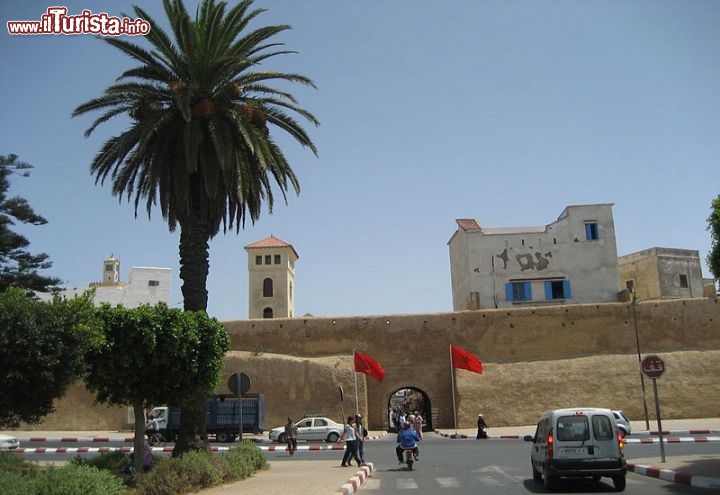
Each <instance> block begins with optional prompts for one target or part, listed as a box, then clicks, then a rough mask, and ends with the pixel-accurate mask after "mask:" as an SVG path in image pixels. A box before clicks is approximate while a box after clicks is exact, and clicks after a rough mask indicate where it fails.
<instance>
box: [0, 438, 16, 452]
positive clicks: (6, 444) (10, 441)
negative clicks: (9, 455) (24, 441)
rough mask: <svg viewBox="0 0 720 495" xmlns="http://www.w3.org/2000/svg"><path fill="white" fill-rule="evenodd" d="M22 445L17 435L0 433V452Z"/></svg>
mask: <svg viewBox="0 0 720 495" xmlns="http://www.w3.org/2000/svg"><path fill="white" fill-rule="evenodd" d="M18 447H20V442H18V439H17V438H16V437H11V436H10V435H0V452H9V451H11V450H15V449H17V448H18Z"/></svg>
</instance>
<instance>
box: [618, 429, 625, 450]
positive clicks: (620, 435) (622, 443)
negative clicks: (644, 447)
mask: <svg viewBox="0 0 720 495" xmlns="http://www.w3.org/2000/svg"><path fill="white" fill-rule="evenodd" d="M617 438H618V446H619V447H620V451H622V450H623V449H624V448H625V435H623V432H622V430H618V432H617Z"/></svg>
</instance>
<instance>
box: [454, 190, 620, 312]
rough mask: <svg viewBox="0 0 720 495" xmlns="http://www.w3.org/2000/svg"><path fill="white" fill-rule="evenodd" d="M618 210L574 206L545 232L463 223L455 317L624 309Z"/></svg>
mask: <svg viewBox="0 0 720 495" xmlns="http://www.w3.org/2000/svg"><path fill="white" fill-rule="evenodd" d="M612 206H613V205H612V204H596V205H575V206H568V207H567V208H565V210H564V211H563V212H562V214H561V215H560V216H559V217H558V219H557V220H556V221H555V222H552V223H550V224H548V225H545V226H542V227H514V228H485V227H481V226H480V224H479V223H478V222H477V221H476V220H474V219H458V220H456V222H457V225H458V229H457V231H456V232H455V233H454V234H453V235H452V237H451V238H450V240H449V241H448V246H449V250H450V272H451V279H452V294H453V309H454V310H455V311H459V310H464V309H479V308H505V307H515V306H522V305H528V306H535V305H542V304H565V303H567V304H580V303H595V302H615V301H617V300H618V292H619V277H618V256H617V246H616V242H615V224H614V221H613V215H612Z"/></svg>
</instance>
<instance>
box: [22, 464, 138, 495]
mask: <svg viewBox="0 0 720 495" xmlns="http://www.w3.org/2000/svg"><path fill="white" fill-rule="evenodd" d="M28 488H29V490H28V491H27V492H26V494H25V495H115V494H121V493H123V492H124V491H125V485H124V484H123V482H122V480H121V479H120V478H118V477H117V476H115V475H113V474H112V473H110V472H108V471H101V470H100V469H98V468H96V467H92V466H86V465H78V464H68V465H67V466H65V467H63V468H61V469H49V470H47V471H43V472H41V473H39V474H38V475H37V476H35V477H33V478H31V479H30V482H29V483H28Z"/></svg>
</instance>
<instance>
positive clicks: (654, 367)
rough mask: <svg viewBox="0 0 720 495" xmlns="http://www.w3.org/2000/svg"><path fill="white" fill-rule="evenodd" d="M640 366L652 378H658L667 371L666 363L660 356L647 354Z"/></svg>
mask: <svg viewBox="0 0 720 495" xmlns="http://www.w3.org/2000/svg"><path fill="white" fill-rule="evenodd" d="M640 366H641V368H642V372H643V373H644V374H645V376H648V377H650V378H657V377H659V376H660V375H662V374H663V372H664V371H665V363H664V362H663V360H662V359H660V358H659V357H658V356H645V358H644V359H643V360H642V362H641V363H640Z"/></svg>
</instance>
